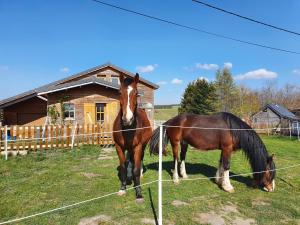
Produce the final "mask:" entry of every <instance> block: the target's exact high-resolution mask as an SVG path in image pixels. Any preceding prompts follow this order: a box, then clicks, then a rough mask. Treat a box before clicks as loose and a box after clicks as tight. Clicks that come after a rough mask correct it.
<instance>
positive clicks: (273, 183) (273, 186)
mask: <svg viewBox="0 0 300 225" xmlns="http://www.w3.org/2000/svg"><path fill="white" fill-rule="evenodd" d="M272 191H275V179H274V180H273V181H272Z"/></svg>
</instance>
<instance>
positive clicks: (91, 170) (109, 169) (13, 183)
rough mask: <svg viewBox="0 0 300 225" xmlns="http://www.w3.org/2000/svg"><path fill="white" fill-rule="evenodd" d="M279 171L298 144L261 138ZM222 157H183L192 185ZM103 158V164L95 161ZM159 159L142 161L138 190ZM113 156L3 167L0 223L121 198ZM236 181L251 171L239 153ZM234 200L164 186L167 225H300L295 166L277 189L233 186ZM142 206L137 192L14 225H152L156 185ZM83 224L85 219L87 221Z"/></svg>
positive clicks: (200, 189) (51, 158) (22, 161)
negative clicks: (136, 195) (60, 208)
mask: <svg viewBox="0 0 300 225" xmlns="http://www.w3.org/2000/svg"><path fill="white" fill-rule="evenodd" d="M263 141H264V142H265V144H266V145H267V148H268V150H269V153H275V154H276V166H277V168H281V167H285V166H290V165H293V164H297V163H300V142H298V141H296V140H290V139H288V138H279V137H264V138H263ZM219 154H220V152H219V151H211V152H196V151H195V150H190V151H188V153H187V172H188V174H189V177H190V178H195V177H208V176H214V175H215V171H216V166H217V162H218V160H219ZM99 156H100V158H99ZM157 160H158V159H157V157H156V156H152V157H150V156H149V154H148V152H147V154H146V156H145V167H146V171H145V174H144V178H143V179H142V183H146V182H150V181H153V180H156V179H157V175H158V174H157V167H158V165H157ZM171 161H172V157H171V155H169V156H166V157H164V163H163V168H164V170H163V178H164V179H170V178H171V177H170V173H171ZM117 165H118V159H117V157H116V154H115V152H104V151H103V150H101V149H99V148H98V147H93V146H85V147H82V148H81V149H76V150H72V151H70V150H69V151H67V150H56V151H54V150H52V151H47V152H44V153H43V152H41V153H31V154H29V155H27V156H22V157H16V158H10V159H9V160H8V161H4V160H3V159H1V161H0V193H1V197H0V221H6V220H9V219H12V218H16V217H22V216H26V215H29V214H34V213H36V212H41V211H45V210H49V209H52V208H56V207H61V206H64V205H67V204H71V203H75V202H79V201H82V200H86V199H89V198H93V197H97V196H101V195H104V194H107V193H110V192H115V191H118V188H119V181H118V180H117V170H116V168H117ZM231 172H232V173H233V174H239V173H247V172H250V169H249V166H248V163H247V161H246V160H245V157H244V156H243V154H242V152H237V153H235V155H233V157H232V169H231ZM231 181H232V184H233V186H234V187H235V193H233V194H229V193H225V192H224V191H222V190H220V189H219V188H218V187H217V186H216V185H215V184H214V183H213V182H212V181H210V180H198V181H181V182H180V184H179V185H176V186H175V185H173V183H170V182H165V183H163V219H164V224H195V223H196V224H197V223H198V224H201V223H202V224H210V223H211V224H222V223H226V224H251V223H253V224H299V223H300V167H296V168H292V169H289V170H280V171H278V173H277V179H276V190H275V192H273V193H267V192H264V191H262V190H259V189H253V188H252V187H250V186H249V185H250V184H251V179H250V176H242V177H235V178H233V179H231ZM143 194H144V198H145V202H144V204H136V203H135V201H134V199H135V198H134V191H128V192H127V194H126V195H125V196H122V197H119V196H116V195H113V196H110V197H108V198H104V199H99V200H96V201H93V202H89V203H86V204H83V205H79V206H76V207H74V208H70V209H67V210H63V211H59V212H53V213H50V214H47V215H43V216H39V217H35V218H31V219H28V220H24V221H22V222H20V223H18V224H68V225H69V224H79V222H80V221H81V223H80V224H81V225H82V224H153V221H154V218H155V216H156V212H157V184H156V183H154V184H151V185H149V186H144V187H143ZM84 218H85V219H84ZM93 219H94V220H95V221H96V222H95V223H87V221H89V222H91V221H92V220H93Z"/></svg>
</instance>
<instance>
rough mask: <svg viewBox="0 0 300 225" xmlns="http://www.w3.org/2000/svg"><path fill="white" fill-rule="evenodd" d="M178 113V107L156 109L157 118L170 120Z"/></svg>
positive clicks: (155, 117) (155, 116)
mask: <svg viewBox="0 0 300 225" xmlns="http://www.w3.org/2000/svg"><path fill="white" fill-rule="evenodd" d="M177 115H178V107H172V108H168V109H155V110H154V119H155V120H168V119H171V118H172V117H174V116H177Z"/></svg>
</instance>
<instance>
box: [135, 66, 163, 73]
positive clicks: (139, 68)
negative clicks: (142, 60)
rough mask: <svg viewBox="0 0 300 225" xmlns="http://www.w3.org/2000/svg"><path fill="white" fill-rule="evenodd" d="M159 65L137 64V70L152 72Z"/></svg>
mask: <svg viewBox="0 0 300 225" xmlns="http://www.w3.org/2000/svg"><path fill="white" fill-rule="evenodd" d="M157 66H158V65H157V64H153V65H147V66H137V67H136V70H137V72H139V73H150V72H153V71H154V70H155V68H156V67H157Z"/></svg>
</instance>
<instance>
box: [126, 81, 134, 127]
mask: <svg viewBox="0 0 300 225" xmlns="http://www.w3.org/2000/svg"><path fill="white" fill-rule="evenodd" d="M132 90H133V88H132V87H131V86H128V88H127V94H128V100H127V108H126V120H127V121H128V122H129V121H130V120H131V119H132V117H133V113H132V111H131V109H130V101H129V100H130V93H131V91H132Z"/></svg>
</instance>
